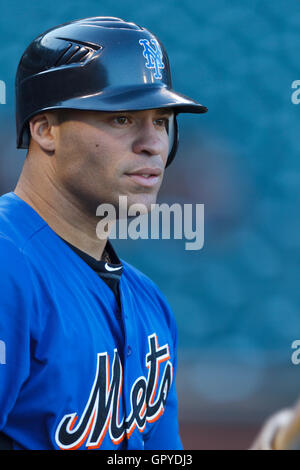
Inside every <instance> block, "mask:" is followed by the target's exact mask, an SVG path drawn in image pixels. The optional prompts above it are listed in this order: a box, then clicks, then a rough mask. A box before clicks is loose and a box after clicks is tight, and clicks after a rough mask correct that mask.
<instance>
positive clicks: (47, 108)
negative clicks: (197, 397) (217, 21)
mask: <svg viewBox="0 0 300 470" xmlns="http://www.w3.org/2000/svg"><path fill="white" fill-rule="evenodd" d="M206 110H207V109H206V108H205V107H204V106H202V105H201V104H199V103H197V102H196V101H194V100H191V99H190V98H188V97H185V96H183V95H181V94H179V93H176V92H175V91H173V90H172V87H171V77H170V67H169V61H168V57H167V54H166V51H165V49H164V47H163V45H162V44H161V42H160V41H159V40H158V39H157V38H156V37H155V36H154V35H153V34H152V33H151V32H149V31H148V30H146V29H144V28H142V27H140V26H138V25H136V24H134V23H130V22H126V21H123V20H122V19H118V18H107V17H96V18H87V19H82V20H79V21H74V22H70V23H67V24H63V25H59V26H57V27H55V28H53V29H51V30H49V31H47V32H45V33H44V34H41V35H40V36H39V37H37V38H36V39H35V40H34V41H33V42H32V43H31V44H30V45H29V46H28V47H27V49H26V50H25V52H24V54H23V56H22V58H21V60H20V63H19V66H18V70H17V75H16V121H17V147H18V148H26V149H28V152H27V155H26V159H25V164H24V167H23V170H22V173H21V176H20V178H19V181H18V183H17V186H16V188H15V190H14V192H10V193H8V194H5V195H3V196H2V197H1V198H0V257H1V263H0V265H1V267H0V270H1V274H0V292H1V301H0V306H1V312H0V339H1V341H2V344H5V361H2V364H0V374H1V375H0V430H1V432H2V446H3V447H10V448H13V449H34V450H39V449H42V450H49V449H50V450H51V449H57V450H58V449H62V450H64V449H68V450H74V449H81V450H87V449H96V450H97V449H113V450H118V449H135V450H136V449H181V448H182V444H181V440H180V437H179V431H178V419H177V397H176V389H175V374H176V344H177V333H176V325H175V322H174V317H173V314H172V312H171V311H170V308H169V305H168V303H167V301H166V299H165V298H164V296H163V295H162V293H161V292H160V291H159V289H158V288H157V287H156V285H155V284H154V283H153V282H152V281H151V280H150V279H148V278H147V277H146V276H145V275H143V274H142V273H141V272H139V271H138V270H137V269H135V268H134V267H132V266H130V265H129V264H128V263H126V262H125V261H123V260H121V259H120V258H119V257H118V255H117V253H116V252H115V251H114V249H113V247H112V245H111V243H110V241H109V240H108V238H107V237H106V239H102V238H99V237H98V236H97V234H96V226H97V223H98V222H99V217H97V216H96V211H97V207H98V206H99V204H104V203H106V204H107V203H109V204H112V205H113V206H115V207H117V205H118V197H119V195H125V196H126V197H127V203H128V206H130V205H131V204H135V203H139V204H143V205H144V206H145V207H146V208H147V209H148V208H150V206H151V204H153V203H155V201H156V196H157V192H158V190H159V187H160V185H161V182H162V178H163V174H164V169H165V167H166V166H168V165H169V164H170V163H171V161H172V160H173V158H174V156H175V153H176V148H177V141H178V132H177V122H176V115H177V113H179V112H184V113H186V112H192V113H204V112H205V111H206Z"/></svg>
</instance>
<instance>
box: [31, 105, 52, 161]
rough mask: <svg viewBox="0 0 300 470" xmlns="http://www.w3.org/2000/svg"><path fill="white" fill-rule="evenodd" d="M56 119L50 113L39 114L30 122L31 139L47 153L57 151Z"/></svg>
mask: <svg viewBox="0 0 300 470" xmlns="http://www.w3.org/2000/svg"><path fill="white" fill-rule="evenodd" d="M55 124H56V121H55V118H54V115H52V114H50V113H45V114H37V115H36V116H34V117H33V118H32V119H31V120H30V122H29V129H30V133H31V138H32V139H33V140H34V141H35V142H36V143H37V144H38V145H39V146H40V147H41V148H42V149H43V150H44V151H45V152H53V151H54V150H55V143H56V132H55Z"/></svg>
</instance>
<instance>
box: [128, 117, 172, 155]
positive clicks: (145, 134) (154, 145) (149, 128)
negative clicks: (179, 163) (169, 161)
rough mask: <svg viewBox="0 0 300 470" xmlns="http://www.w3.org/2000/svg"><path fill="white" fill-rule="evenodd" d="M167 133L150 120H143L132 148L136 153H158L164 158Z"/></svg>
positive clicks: (166, 147)
mask: <svg viewBox="0 0 300 470" xmlns="http://www.w3.org/2000/svg"><path fill="white" fill-rule="evenodd" d="M168 143H169V142H168V135H167V133H166V132H163V131H162V130H161V129H157V128H156V127H155V125H154V124H153V121H152V120H151V122H149V121H147V122H144V123H143V124H142V125H141V126H140V129H139V132H138V134H137V135H136V137H135V139H134V141H133V144H132V150H133V152H134V153H136V154H138V155H145V156H153V155H160V156H161V157H162V158H164V156H165V155H167V153H168Z"/></svg>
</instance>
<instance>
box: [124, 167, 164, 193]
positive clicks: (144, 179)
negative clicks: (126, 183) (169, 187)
mask: <svg viewBox="0 0 300 470" xmlns="http://www.w3.org/2000/svg"><path fill="white" fill-rule="evenodd" d="M161 174H162V170H161V169H160V168H141V169H139V170H135V171H132V172H130V173H125V175H126V176H128V177H129V178H130V179H131V180H132V181H134V182H135V183H136V184H138V185H140V186H144V187H147V188H150V187H152V186H155V185H156V184H157V183H158V182H159V180H160V176H161Z"/></svg>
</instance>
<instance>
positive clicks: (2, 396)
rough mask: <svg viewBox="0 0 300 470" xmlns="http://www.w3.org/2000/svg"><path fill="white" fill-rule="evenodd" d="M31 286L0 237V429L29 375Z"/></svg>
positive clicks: (15, 253)
mask: <svg viewBox="0 0 300 470" xmlns="http://www.w3.org/2000/svg"><path fill="white" fill-rule="evenodd" d="M31 310H32V284H31V275H30V270H29V268H28V266H27V264H26V260H25V259H24V256H23V255H22V253H21V252H20V251H19V250H18V248H16V247H15V246H14V244H13V243H12V242H11V241H10V240H7V239H6V238H3V237H1V236H0V430H1V429H3V428H4V426H5V423H6V421H7V417H8V415H9V413H10V412H11V410H12V409H13V407H14V404H15V402H16V400H17V399H18V395H19V392H20V389H21V387H22V384H23V383H24V381H25V380H26V379H27V377H28V375H29V364H30V315H31Z"/></svg>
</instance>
